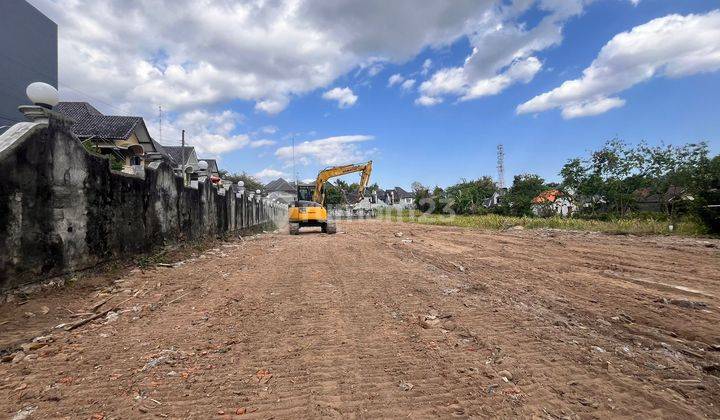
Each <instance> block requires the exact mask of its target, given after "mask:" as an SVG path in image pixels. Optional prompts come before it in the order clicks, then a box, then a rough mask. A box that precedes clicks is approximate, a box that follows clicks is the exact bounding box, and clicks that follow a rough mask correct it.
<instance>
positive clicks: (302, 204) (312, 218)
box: [289, 185, 337, 235]
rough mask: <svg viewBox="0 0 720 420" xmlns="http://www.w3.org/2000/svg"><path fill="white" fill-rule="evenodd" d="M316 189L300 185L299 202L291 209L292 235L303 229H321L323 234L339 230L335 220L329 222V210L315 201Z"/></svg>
mask: <svg viewBox="0 0 720 420" xmlns="http://www.w3.org/2000/svg"><path fill="white" fill-rule="evenodd" d="M314 192H315V188H314V187H313V186H310V185H299V186H298V190H297V200H295V202H294V203H293V205H292V206H291V207H290V214H289V219H290V220H289V222H290V234H291V235H297V234H299V233H300V228H301V227H320V229H321V230H322V232H323V233H335V232H336V231H337V228H336V226H335V222H334V221H333V220H328V217H327V210H326V209H325V207H323V205H322V204H320V203H318V202H317V201H313V195H314Z"/></svg>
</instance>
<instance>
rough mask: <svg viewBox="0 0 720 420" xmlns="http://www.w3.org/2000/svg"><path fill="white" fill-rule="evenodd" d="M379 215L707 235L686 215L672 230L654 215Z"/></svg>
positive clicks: (464, 223)
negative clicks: (609, 217) (595, 217)
mask: <svg viewBox="0 0 720 420" xmlns="http://www.w3.org/2000/svg"><path fill="white" fill-rule="evenodd" d="M378 218H379V219H386V220H393V221H402V222H408V223H420V224H427V225H440V226H458V227H466V228H475V229H488V230H503V229H507V228H510V227H513V226H523V227H524V228H526V229H565V230H580V231H591V232H604V233H611V234H618V235H624V234H633V235H680V236H701V235H707V234H708V232H707V229H706V227H705V226H704V225H703V224H702V223H700V222H699V221H697V220H695V219H692V218H687V219H683V220H681V221H679V222H677V223H675V225H674V229H673V231H672V232H671V231H670V230H669V228H668V224H669V223H668V221H667V220H662V219H653V218H643V219H640V218H623V219H615V220H588V219H575V218H565V217H515V216H501V215H497V214H485V215H473V216H448V215H442V214H429V215H425V214H420V213H419V212H413V211H409V210H404V211H402V212H385V213H380V214H378Z"/></svg>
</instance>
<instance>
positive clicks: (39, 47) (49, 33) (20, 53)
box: [0, 0, 58, 133]
mask: <svg viewBox="0 0 720 420" xmlns="http://www.w3.org/2000/svg"><path fill="white" fill-rule="evenodd" d="M57 45H58V41H57V25H56V24H55V22H53V21H51V20H50V19H48V18H47V17H46V16H45V15H43V14H42V13H40V12H39V11H38V10H37V9H35V8H34V7H33V6H31V5H30V4H29V3H28V2H27V1H25V0H0V52H1V53H2V56H1V57H0V126H7V125H12V124H13V123H15V122H18V121H25V118H24V117H23V115H22V114H20V112H18V110H17V107H18V106H19V105H26V104H27V103H28V99H27V96H26V95H25V88H27V86H28V85H29V84H30V83H32V82H45V83H48V84H51V85H53V86H55V87H57V86H58V76H57V74H58V53H57ZM4 130H5V129H0V133H1V132H3V131H4Z"/></svg>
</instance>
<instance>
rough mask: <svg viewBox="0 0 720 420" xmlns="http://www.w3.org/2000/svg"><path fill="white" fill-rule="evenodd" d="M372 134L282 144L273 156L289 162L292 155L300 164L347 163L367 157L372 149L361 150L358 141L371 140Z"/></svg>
mask: <svg viewBox="0 0 720 420" xmlns="http://www.w3.org/2000/svg"><path fill="white" fill-rule="evenodd" d="M373 138H374V137H373V136H367V135H347V136H335V137H327V138H324V139H318V140H309V141H304V142H302V143H300V144H296V145H295V151H294V153H293V148H292V146H283V147H280V148H279V149H277V150H276V151H275V156H276V157H278V158H279V159H281V160H284V161H285V162H286V163H291V162H292V160H293V155H294V158H295V160H296V161H297V162H298V163H300V164H302V165H309V164H311V163H315V164H320V165H341V164H348V163H352V162H356V161H360V160H363V159H365V158H367V156H368V155H369V154H371V153H372V151H367V150H362V149H361V148H360V147H359V146H358V143H362V142H365V141H368V140H372V139H373Z"/></svg>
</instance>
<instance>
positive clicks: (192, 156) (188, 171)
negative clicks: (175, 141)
mask: <svg viewBox="0 0 720 420" xmlns="http://www.w3.org/2000/svg"><path fill="white" fill-rule="evenodd" d="M163 147H164V148H165V150H166V151H167V153H168V154H169V155H170V157H171V158H172V160H173V162H174V163H175V166H174V167H175V172H176V173H177V174H178V175H179V174H181V173H182V170H183V169H185V173H184V174H183V179H185V183H186V184H188V183H190V184H192V181H197V179H198V170H199V169H200V161H199V160H198V157H197V152H195V148H194V147H192V146H185V147H184V148H183V146H163ZM183 150H184V152H183ZM183 158H184V161H183ZM208 167H209V165H208Z"/></svg>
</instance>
